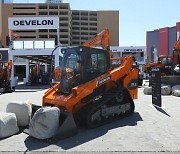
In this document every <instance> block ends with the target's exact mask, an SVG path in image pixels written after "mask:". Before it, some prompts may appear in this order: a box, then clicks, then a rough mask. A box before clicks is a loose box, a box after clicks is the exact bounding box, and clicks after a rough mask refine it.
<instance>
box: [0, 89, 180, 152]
mask: <svg viewBox="0 0 180 154" xmlns="http://www.w3.org/2000/svg"><path fill="white" fill-rule="evenodd" d="M45 88H48V87H42V88H37V87H29V88H28V89H26V88H23V87H22V88H18V89H17V90H16V92H14V93H8V94H3V95H0V111H5V110H6V105H7V103H8V102H10V101H14V100H16V101H25V100H29V102H31V103H34V104H39V105H40V104H41V98H42V96H43V93H44V92H45V91H46V90H45ZM151 99H152V98H151V96H150V95H144V94H143V87H141V88H139V98H138V99H137V100H135V105H136V111H135V113H134V114H133V115H132V116H130V117H127V118H124V119H122V120H119V121H116V122H113V123H111V124H107V125H105V126H102V127H99V128H96V129H92V130H90V129H89V130H88V129H83V128H80V129H79V133H78V134H77V135H76V136H73V137H71V138H68V139H65V140H61V141H58V142H57V143H54V144H48V143H46V142H43V141H41V140H37V139H33V138H31V137H29V136H28V135H27V134H24V133H22V132H20V133H19V134H17V135H14V136H11V137H9V138H6V139H3V140H0V151H1V152H10V153H11V152H21V153H26V152H27V153H29V152H30V153H31V152H37V151H38V152H40V153H46V152H50V151H51V152H70V153H74V152H79V153H84V152H87V153H94V152H95V153H101V152H106V153H109V152H113V153H117V152H119V151H121V152H125V153H127V152H131V153H138V152H141V153H144V152H152V153H156V152H159V151H161V152H163V151H166V152H171V153H178V151H179V152H180V114H179V111H180V98H178V97H174V96H162V104H163V108H162V109H161V108H160V109H159V108H155V107H153V106H152V105H151ZM172 151H173V152H172Z"/></svg>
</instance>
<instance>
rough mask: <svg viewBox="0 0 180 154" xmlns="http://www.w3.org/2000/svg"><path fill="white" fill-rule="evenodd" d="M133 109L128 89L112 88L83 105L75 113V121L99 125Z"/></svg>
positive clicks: (84, 124)
mask: <svg viewBox="0 0 180 154" xmlns="http://www.w3.org/2000/svg"><path fill="white" fill-rule="evenodd" d="M134 109H135V107H134V102H133V100H132V98H131V96H130V94H129V92H128V90H126V89H121V88H114V89H112V90H110V91H108V92H106V93H105V94H103V95H102V96H99V97H98V98H97V99H95V100H94V101H93V102H90V103H89V104H88V105H86V106H84V107H83V108H82V109H81V110H80V111H79V112H78V114H77V121H78V122H79V123H80V124H81V125H83V126H86V127H89V128H94V127H99V126H101V125H104V124H106V123H110V122H112V121H115V120H118V119H121V118H123V117H126V116H128V115H130V114H132V113H133V112H134Z"/></svg>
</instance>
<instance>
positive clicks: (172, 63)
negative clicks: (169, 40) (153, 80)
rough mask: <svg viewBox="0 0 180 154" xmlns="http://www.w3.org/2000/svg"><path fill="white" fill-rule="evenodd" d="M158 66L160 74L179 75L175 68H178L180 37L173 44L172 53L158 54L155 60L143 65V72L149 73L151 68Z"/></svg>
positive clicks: (179, 63)
mask: <svg viewBox="0 0 180 154" xmlns="http://www.w3.org/2000/svg"><path fill="white" fill-rule="evenodd" d="M152 67H159V68H160V69H161V75H162V76H168V75H178V74H179V75H180V73H178V71H176V70H175V68H179V70H180V38H179V39H178V40H177V42H176V43H175V45H174V50H173V55H172V56H169V55H160V56H159V57H158V60H157V62H154V63H149V64H146V65H145V67H144V71H145V73H147V74H149V75H151V68H152Z"/></svg>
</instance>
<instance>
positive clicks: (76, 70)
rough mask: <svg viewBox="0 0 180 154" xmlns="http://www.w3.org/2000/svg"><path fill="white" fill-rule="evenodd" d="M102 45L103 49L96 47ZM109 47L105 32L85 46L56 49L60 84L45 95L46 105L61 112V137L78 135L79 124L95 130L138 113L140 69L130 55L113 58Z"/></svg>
mask: <svg viewBox="0 0 180 154" xmlns="http://www.w3.org/2000/svg"><path fill="white" fill-rule="evenodd" d="M99 43H101V46H102V49H99V48H94V47H95V46H96V45H98V44H99ZM109 47H110V34H109V30H108V29H105V30H104V31H102V32H101V33H99V34H97V36H95V37H94V38H92V39H90V40H89V41H87V42H85V43H84V44H83V45H82V46H78V47H67V48H61V47H56V48H55V49H54V50H61V53H62V54H63V57H62V66H61V72H60V74H61V75H60V82H58V83H56V84H55V85H54V86H53V87H51V88H50V89H48V90H47V91H46V92H45V94H44V96H43V100H42V105H43V106H56V107H58V108H59V109H60V110H61V115H60V123H59V132H58V134H57V136H58V137H59V138H66V137H69V136H72V135H74V134H76V133H77V127H76V124H80V125H82V126H85V127H89V128H94V127H98V126H101V125H104V124H106V123H109V122H112V121H114V120H118V119H121V118H124V117H127V116H129V115H131V114H132V113H133V112H134V110H135V105H134V101H133V99H137V92H138V89H137V87H138V70H137V69H136V68H134V67H133V58H132V57H130V56H127V57H122V58H112V52H111V51H110V48H109ZM38 108H39V107H38V106H35V105H34V106H33V113H34V112H35V111H36V110H37V109H38ZM57 136H56V137H57Z"/></svg>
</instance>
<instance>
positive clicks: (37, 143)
mask: <svg viewBox="0 0 180 154" xmlns="http://www.w3.org/2000/svg"><path fill="white" fill-rule="evenodd" d="M138 121H143V119H142V117H141V116H140V114H139V113H138V112H135V113H134V114H133V115H132V116H129V117H127V118H123V119H121V120H117V121H115V122H112V123H109V124H106V125H103V126H101V127H98V128H95V129H85V128H81V127H80V128H79V132H78V134H77V135H75V136H73V137H70V138H67V139H64V140H60V141H58V142H56V143H54V145H57V146H59V147H61V148H62V149H64V150H68V149H71V148H73V147H76V146H79V145H81V144H84V143H86V142H89V141H91V140H93V139H96V138H98V137H100V136H103V135H105V134H106V133H107V132H108V131H109V130H111V129H115V128H119V127H124V126H136V125H137V122H138ZM25 145H26V147H27V149H28V151H31V150H37V149H40V148H43V146H44V147H46V146H48V145H50V144H48V143H46V142H45V141H42V140H38V139H34V138H32V137H27V138H26V140H25Z"/></svg>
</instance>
